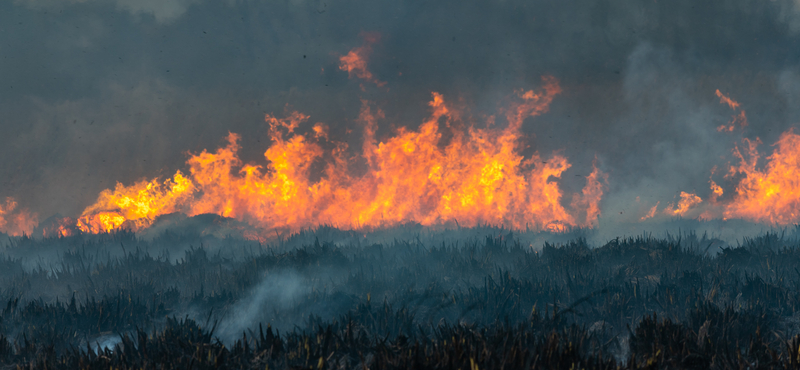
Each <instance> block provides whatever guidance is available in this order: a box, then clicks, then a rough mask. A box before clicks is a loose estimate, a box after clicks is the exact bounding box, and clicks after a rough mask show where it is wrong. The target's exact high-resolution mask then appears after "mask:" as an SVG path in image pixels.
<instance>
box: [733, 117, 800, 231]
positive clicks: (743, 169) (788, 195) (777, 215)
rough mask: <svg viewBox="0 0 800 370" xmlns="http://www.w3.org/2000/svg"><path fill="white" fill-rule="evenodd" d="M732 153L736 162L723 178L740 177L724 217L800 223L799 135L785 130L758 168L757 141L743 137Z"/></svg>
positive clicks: (759, 155)
mask: <svg viewBox="0 0 800 370" xmlns="http://www.w3.org/2000/svg"><path fill="white" fill-rule="evenodd" d="M743 142H744V144H745V146H746V148H745V151H746V152H745V153H744V154H743V153H742V152H741V150H739V147H738V146H737V148H736V149H735V151H734V155H735V156H736V157H737V158H738V159H739V165H737V166H731V168H730V170H729V172H728V174H727V175H726V177H728V178H733V177H738V176H742V178H741V180H740V181H739V182H738V184H737V185H736V189H735V195H734V199H733V200H732V201H731V202H728V203H726V204H725V210H724V212H723V214H724V217H725V218H743V219H748V220H752V221H756V222H765V223H770V224H778V225H789V224H793V223H798V222H800V135H797V134H795V133H794V131H793V130H791V129H790V130H789V131H786V132H784V133H783V134H782V135H781V137H780V139H778V141H777V142H776V143H775V144H774V147H775V150H774V151H773V152H772V155H770V156H769V157H767V158H766V165H765V166H764V168H763V169H759V168H758V160H759V158H760V157H761V154H760V153H759V152H758V149H757V146H758V145H759V144H760V141H759V140H747V139H744V140H743Z"/></svg>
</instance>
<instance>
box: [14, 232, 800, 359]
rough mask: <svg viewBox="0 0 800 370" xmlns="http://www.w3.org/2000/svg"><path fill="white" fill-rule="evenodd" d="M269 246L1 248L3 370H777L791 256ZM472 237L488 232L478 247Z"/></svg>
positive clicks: (797, 294) (491, 243) (639, 246)
mask: <svg viewBox="0 0 800 370" xmlns="http://www.w3.org/2000/svg"><path fill="white" fill-rule="evenodd" d="M472 231H473V234H480V233H483V236H481V237H473V238H467V239H464V240H458V241H449V242H448V241H441V242H434V241H431V240H433V239H432V238H429V237H424V236H420V235H419V234H417V235H413V234H412V235H411V236H409V237H407V238H394V239H392V240H388V241H387V240H384V241H383V242H380V243H378V242H371V241H370V239H368V238H367V237H364V236H362V235H360V234H356V233H353V232H344V231H338V230H335V229H325V228H322V229H318V230H316V231H315V232H305V233H300V234H297V235H295V236H293V237H290V238H288V239H285V240H283V241H281V242H280V243H276V245H271V246H263V245H259V244H257V243H254V242H251V241H246V240H241V239H236V238H232V237H228V238H214V237H201V236H198V235H197V234H191V233H180V234H178V233H172V232H164V233H162V234H160V235H158V236H156V237H153V238H149V239H146V238H143V237H140V236H137V235H136V234H133V233H130V232H116V233H112V234H101V235H77V236H72V237H66V238H50V239H43V240H35V239H30V238H27V237H22V238H7V239H6V242H5V246H4V248H3V249H2V250H0V253H1V255H2V259H1V260H0V265H2V267H1V268H0V281H1V282H2V283H0V287H2V290H0V300H2V308H1V309H2V313H1V314H0V328H2V336H0V364H2V365H3V367H7V368H15V367H17V366H22V367H25V368H28V367H32V368H48V369H58V368H62V369H76V368H111V367H113V368H131V369H133V368H136V369H139V368H174V369H187V368H193V369H208V368H230V369H243V368H245V369H246V368H253V369H256V368H257V369H264V368H269V369H282V368H298V369H299V368H308V369H311V368H313V369H319V368H370V369H387V368H393V369H404V368H442V369H451V368H452V369H457V368H460V369H477V368H484V369H488V368H541V369H553V368H573V367H575V368H587V369H595V368H602V369H614V368H687V369H694V368H696V369H701V368H709V367H710V368H789V367H796V366H798V365H799V363H798V362H799V361H800V358H798V353H799V352H798V351H799V350H800V336H799V335H798V334H800V270H798V268H797V266H799V265H800V242H798V241H797V240H796V238H795V237H794V235H795V234H794V233H791V234H792V236H787V234H781V233H765V234H762V235H760V236H754V237H752V238H745V239H742V240H740V241H738V242H735V243H733V244H723V243H722V242H721V241H719V240H715V239H710V238H707V237H704V236H700V235H695V234H692V233H683V234H679V235H671V236H670V235H666V236H664V237H661V238H656V237H652V236H647V235H643V236H640V237H634V238H624V239H623V238H620V239H615V240H612V241H610V242H608V243H605V244H603V245H598V246H590V245H589V243H587V242H586V239H585V238H582V237H581V236H580V235H578V234H575V235H572V236H570V237H573V239H569V238H566V239H565V241H564V242H557V243H542V244H539V245H534V246H531V245H530V244H529V243H523V242H520V238H519V237H518V236H517V235H515V234H514V233H509V232H508V231H507V230H506V231H503V230H498V229H486V230H479V231H477V232H476V231H475V230H472ZM484 231H485V233H484Z"/></svg>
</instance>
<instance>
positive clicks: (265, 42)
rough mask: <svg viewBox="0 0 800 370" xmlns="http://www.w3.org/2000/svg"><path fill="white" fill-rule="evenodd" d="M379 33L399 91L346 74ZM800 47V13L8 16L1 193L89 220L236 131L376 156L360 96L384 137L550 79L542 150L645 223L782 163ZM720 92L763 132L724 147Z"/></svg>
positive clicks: (619, 3) (0, 75)
mask: <svg viewBox="0 0 800 370" xmlns="http://www.w3.org/2000/svg"><path fill="white" fill-rule="evenodd" d="M369 34H377V35H380V40H379V41H377V42H375V43H374V44H373V45H372V53H371V54H370V58H369V70H370V71H371V72H372V73H373V74H374V75H375V77H376V78H377V79H378V80H380V81H384V82H386V84H385V85H384V86H382V87H379V86H377V85H374V84H366V85H365V84H364V82H363V81H361V80H359V79H351V78H349V76H348V74H347V73H345V72H342V71H341V70H339V68H338V64H339V58H340V57H341V56H342V55H345V54H347V53H348V51H350V50H352V49H353V48H356V47H359V46H361V45H363V44H364V37H365V35H369ZM798 41H800V0H759V1H755V0H719V1H714V2H697V1H692V0H672V1H664V0H661V1H658V0H648V1H635V0H591V1H589V0H563V1H550V0H541V1H540V0H534V1H521V0H520V1H517V0H498V1H470V2H464V1H452V0H440V1H392V2H385V1H374V0H373V1H333V0H330V1H329V0H324V1H303V0H291V1H256V0H225V1H223V0H214V1H211V0H141V1H140V0H105V1H100V0H14V1H5V2H0V112H1V113H0V128H2V131H0V132H2V135H0V158H2V161H0V197H7V196H8V197H14V198H16V199H17V201H18V202H19V204H20V206H21V207H26V208H29V209H30V210H32V211H33V212H36V213H38V214H39V215H40V218H46V217H48V216H50V215H54V214H61V215H64V216H69V215H76V214H80V212H81V211H82V210H83V209H84V208H85V207H87V206H88V205H90V204H91V203H93V202H94V200H95V199H96V198H97V195H98V193H99V192H100V191H101V190H103V189H106V188H112V187H114V185H115V184H116V183H117V182H121V183H123V184H130V183H132V182H134V181H137V180H142V179H151V178H154V177H157V176H165V177H166V176H171V175H172V174H173V173H174V172H175V171H176V170H178V169H183V168H185V161H186V159H187V158H188V156H189V155H190V154H192V153H199V152H201V151H202V150H204V149H208V150H214V149H215V148H217V147H219V146H222V145H224V143H225V142H224V138H225V137H226V135H227V134H228V132H235V133H238V134H240V135H242V142H241V144H242V150H241V157H242V159H243V160H244V161H246V162H251V161H252V162H256V163H259V161H261V163H262V164H263V161H264V159H263V153H264V151H265V150H266V149H267V147H268V146H269V142H270V138H269V136H268V132H267V131H268V130H267V125H266V124H265V123H264V116H265V114H275V115H278V116H280V115H283V114H284V112H288V111H291V110H297V111H300V112H303V113H305V114H308V115H310V116H311V118H310V120H309V121H308V123H307V124H306V126H304V127H301V130H308V129H310V127H311V125H313V124H314V123H316V122H324V123H326V124H327V125H329V126H330V130H331V135H332V136H334V137H336V138H339V139H340V140H342V141H345V142H348V143H350V145H351V147H360V144H359V140H360V138H361V135H362V134H361V130H360V126H359V125H358V123H357V118H358V114H359V109H360V107H361V104H362V103H361V100H362V99H366V100H369V101H371V102H374V103H375V104H377V105H379V106H380V107H382V108H383V109H384V111H385V113H386V119H385V121H386V122H387V124H384V125H381V126H380V128H379V135H378V136H379V137H381V135H383V136H386V135H391V133H392V130H394V129H396V128H397V127H409V128H414V127H415V126H416V125H419V124H420V123H421V122H422V120H423V119H424V117H426V116H427V115H428V113H429V108H428V105H427V103H428V101H429V100H430V99H431V93H432V92H434V91H435V92H439V93H441V94H443V96H444V97H445V99H447V100H448V101H452V102H457V104H459V105H463V106H468V107H470V108H469V109H470V112H472V113H473V114H475V115H476V116H480V115H482V114H483V115H488V114H494V113H496V111H497V109H498V107H499V106H500V105H502V103H503V102H504V101H507V98H508V97H509V96H511V95H512V94H513V93H514V91H516V90H519V89H526V90H528V89H532V88H537V87H539V86H541V84H542V82H541V77H542V76H543V75H550V76H554V77H555V78H557V79H558V80H559V81H560V83H561V86H562V89H563V92H562V93H561V94H560V95H559V96H558V97H557V98H556V99H555V100H554V101H553V103H552V105H551V107H550V111H549V112H548V113H546V114H544V115H542V116H539V117H535V118H531V119H528V120H526V122H525V125H524V127H523V131H524V132H525V133H526V135H527V139H526V140H527V148H526V149H525V154H526V155H530V154H531V153H532V152H533V151H538V152H540V153H541V154H542V155H543V156H545V157H546V156H549V155H550V154H551V153H553V152H554V151H556V152H558V153H563V154H564V155H565V156H567V157H568V158H569V160H570V163H572V164H573V167H572V168H571V169H570V170H569V171H570V172H568V173H567V174H566V175H565V177H564V179H563V187H564V188H565V189H567V190H571V191H579V190H580V187H581V186H583V184H584V180H583V176H585V175H587V174H588V173H589V172H590V171H591V166H592V162H593V160H594V159H595V158H597V161H598V167H599V168H600V169H601V170H603V171H604V172H605V173H608V174H609V180H608V191H607V195H606V196H605V197H604V200H603V203H602V208H603V210H604V215H605V217H606V219H609V218H612V217H617V218H620V219H621V220H625V219H628V218H631V219H633V218H638V217H641V212H643V211H644V210H646V208H648V207H650V206H652V205H653V204H655V203H656V202H657V201H661V202H671V201H675V199H676V196H677V195H678V194H679V193H680V192H681V191H690V192H696V193H697V194H698V195H699V196H700V197H702V198H704V199H705V198H706V197H707V196H708V194H709V192H710V190H709V187H708V185H709V183H708V179H709V176H710V171H711V169H712V168H713V167H714V166H724V165H725V164H726V163H729V162H730V161H731V160H732V157H731V150H732V149H733V148H734V146H735V145H736V144H737V143H741V139H742V138H751V139H755V138H756V137H758V138H760V139H761V141H762V142H763V143H764V144H763V148H764V149H765V150H768V149H769V147H770V146H769V145H770V144H771V143H773V142H775V141H776V140H777V139H778V137H779V135H780V134H781V133H782V132H785V131H786V130H788V129H791V128H792V127H795V126H796V125H797V123H798V122H800V104H797V102H798V98H800V68H799V67H800V44H798ZM362 86H363V88H362ZM716 90H720V91H721V92H722V93H723V94H725V95H726V96H729V97H731V98H732V99H734V100H736V101H737V102H739V103H740V104H741V106H742V109H745V110H746V111H747V118H748V122H749V125H748V126H747V127H745V128H744V129H742V130H737V131H736V132H733V133H724V132H722V133H721V132H718V131H717V129H716V128H717V127H718V126H720V125H722V124H725V123H726V122H728V121H730V120H731V116H732V115H733V114H734V112H733V111H732V110H731V109H730V108H729V107H728V106H726V105H724V104H720V99H719V97H718V96H717V95H716V94H715V92H716ZM504 99H506V100H504ZM636 197H639V199H640V201H639V202H636V201H635V199H636ZM662 204H663V203H662Z"/></svg>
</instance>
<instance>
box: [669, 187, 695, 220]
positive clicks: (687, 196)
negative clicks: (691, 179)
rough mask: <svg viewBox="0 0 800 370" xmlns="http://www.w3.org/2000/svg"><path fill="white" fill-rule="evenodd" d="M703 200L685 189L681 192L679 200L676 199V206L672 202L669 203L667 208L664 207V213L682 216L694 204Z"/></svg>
mask: <svg viewBox="0 0 800 370" xmlns="http://www.w3.org/2000/svg"><path fill="white" fill-rule="evenodd" d="M702 202H703V200H702V199H700V197H698V196H697V195H695V194H692V193H687V192H685V191H682V192H681V200H680V201H678V205H677V207H676V206H675V204H674V203H670V204H669V205H668V206H667V208H665V209H664V214H667V215H670V216H683V215H685V214H686V212H688V211H689V210H690V209H691V208H693V207H694V206H696V205H698V204H700V203H702Z"/></svg>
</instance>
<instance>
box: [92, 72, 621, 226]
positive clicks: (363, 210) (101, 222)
mask: <svg viewBox="0 0 800 370" xmlns="http://www.w3.org/2000/svg"><path fill="white" fill-rule="evenodd" d="M543 81H544V88H543V89H542V90H541V91H533V90H531V91H519V92H517V94H516V97H515V98H514V100H513V103H511V104H510V106H509V108H507V109H504V110H502V113H503V116H504V117H505V120H506V123H507V125H505V127H502V128H499V127H496V126H495V125H493V124H487V125H486V127H484V128H478V127H475V126H474V125H465V124H464V123H463V122H461V121H460V119H459V117H461V116H462V115H461V113H460V112H458V111H457V110H455V109H454V108H453V107H451V106H449V105H448V104H447V103H446V102H445V99H444V97H443V96H442V95H441V94H438V93H433V94H432V99H431V101H430V103H429V105H430V110H431V114H430V117H429V118H428V119H426V120H425V121H424V122H422V124H421V125H420V126H419V128H418V129H416V130H410V129H407V128H403V127H401V128H399V129H397V130H396V132H395V134H394V135H393V136H391V137H388V138H386V139H385V140H378V139H377V138H376V136H375V135H376V131H377V126H378V121H380V120H382V119H384V115H383V112H382V111H381V110H380V109H374V108H373V107H371V104H370V103H369V102H367V101H363V102H362V110H361V114H360V115H359V119H358V122H359V123H361V124H362V125H363V130H364V131H363V132H364V134H363V135H364V141H363V146H362V148H361V157H362V158H363V160H364V162H365V163H364V162H362V163H364V164H363V165H364V166H366V171H360V170H353V169H351V168H350V167H351V166H352V165H353V161H352V160H351V159H350V157H349V156H348V154H347V149H348V147H347V145H346V144H344V143H339V142H335V141H329V139H328V136H327V126H325V125H324V124H321V123H318V124H316V125H315V126H314V128H313V130H312V132H310V133H308V134H300V133H296V132H295V131H296V130H297V128H298V127H299V126H300V125H301V124H302V123H303V122H306V121H307V120H308V119H309V116H307V115H304V114H302V113H298V112H293V113H290V114H288V115H287V117H285V118H278V117H275V116H272V115H267V116H266V119H265V120H266V122H267V124H268V126H269V134H270V137H271V139H272V144H271V146H270V147H269V148H268V149H267V150H266V152H265V153H264V157H265V158H266V160H267V163H266V165H264V166H260V165H255V164H243V163H242V161H241V160H240V159H239V157H238V154H237V153H238V150H239V136H238V135H236V134H234V133H231V134H229V135H228V137H227V145H225V146H223V147H221V148H219V149H217V150H216V151H215V152H208V151H203V152H201V153H199V154H196V155H193V156H191V157H190V158H189V159H188V161H187V165H188V167H189V169H188V174H187V175H185V176H184V175H183V174H182V173H181V172H178V173H176V174H175V176H174V177H173V178H172V179H168V180H166V181H164V182H159V181H158V180H151V181H143V182H140V183H136V184H134V185H131V186H127V187H126V186H124V185H121V184H117V187H116V188H115V189H114V190H113V191H111V190H105V191H103V192H102V193H101V194H100V197H99V198H98V201H97V202H96V203H95V204H94V205H92V206H90V207H88V208H87V209H86V210H85V211H84V212H83V214H82V216H81V217H80V218H79V220H78V221H77V224H78V228H79V229H80V230H81V231H83V232H88V233H98V232H108V231H112V230H115V229H118V228H124V227H129V228H132V229H137V228H141V227H146V226H149V225H150V224H152V222H153V220H154V219H155V217H157V216H159V215H162V214H166V213H171V212H183V213H185V214H187V215H190V216H193V215H198V214H205V213H213V214H218V215H221V216H225V217H231V218H235V219H237V220H240V221H244V222H246V223H249V224H250V225H253V226H255V227H257V228H258V229H259V230H262V231H259V235H257V237H258V238H266V237H269V236H271V235H274V234H275V233H276V232H281V233H282V232H293V231H298V230H300V229H303V228H308V227H313V226H316V225H320V224H328V225H333V226H336V227H340V228H347V229H368V228H375V227H384V226H394V225H398V224H403V223H408V222H414V223H419V224H422V225H426V226H433V225H446V224H454V223H458V224H459V225H462V226H475V225H479V224H492V225H503V226H507V227H511V228H516V229H522V228H529V229H534V230H549V231H556V232H560V231H566V230H569V229H570V228H574V227H592V226H593V225H596V223H597V219H598V217H599V216H600V207H599V202H600V200H601V198H602V196H603V192H604V188H605V182H606V181H607V175H606V174H604V173H602V172H600V170H599V169H598V168H597V166H596V164H594V165H593V170H592V172H591V174H589V175H588V176H587V177H586V185H585V186H584V188H583V190H582V191H581V192H580V193H579V194H575V195H573V197H572V202H571V203H570V206H569V207H568V208H567V207H565V206H564V205H562V198H563V194H562V192H561V189H560V188H559V185H558V183H557V182H556V180H557V179H559V178H560V177H561V175H562V174H563V173H564V171H566V170H567V169H569V168H570V164H569V163H568V161H567V159H566V157H564V156H563V155H561V154H558V153H555V154H553V155H551V156H550V157H549V158H543V157H542V156H541V155H540V154H539V153H534V154H533V155H532V156H531V157H530V158H528V159H525V158H523V157H522V156H521V155H520V154H518V152H519V147H520V140H521V138H522V135H521V133H520V129H521V127H522V123H523V121H524V120H525V119H526V118H528V117H533V116H538V115H540V114H542V113H544V112H546V111H547V110H548V107H549V105H550V103H551V101H552V100H553V97H554V96H555V95H557V94H559V93H560V92H561V88H560V87H559V84H558V81H557V80H556V79H554V78H552V77H545V78H544V79H543ZM493 120H494V118H490V119H489V122H490V123H492V122H493ZM442 123H443V126H442ZM440 127H445V130H448V132H442V129H441V128H440ZM445 134H446V135H445ZM445 137H446V138H447V139H446V140H445V139H443V138H445ZM325 142H327V143H328V144H330V145H327V146H324V145H322V144H323V143H325ZM323 147H329V148H330V147H332V148H333V149H328V150H324V149H323ZM315 163H320V164H323V165H324V170H323V173H322V176H321V177H320V178H319V179H318V180H314V181H312V180H311V179H312V178H316V177H318V176H312V175H313V174H312V167H313V166H312V165H314V164H315ZM317 167H318V166H317ZM362 172H363V174H360V175H357V176H356V175H353V173H362Z"/></svg>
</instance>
